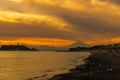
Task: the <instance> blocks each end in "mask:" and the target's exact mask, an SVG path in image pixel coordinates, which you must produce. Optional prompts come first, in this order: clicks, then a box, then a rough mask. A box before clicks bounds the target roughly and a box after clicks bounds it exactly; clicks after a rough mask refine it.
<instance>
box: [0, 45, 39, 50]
mask: <svg viewBox="0 0 120 80" xmlns="http://www.w3.org/2000/svg"><path fill="white" fill-rule="evenodd" d="M0 50H1V51H38V50H37V49H36V48H29V47H27V46H25V45H19V44H17V45H1V47H0Z"/></svg>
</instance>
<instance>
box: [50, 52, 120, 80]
mask: <svg viewBox="0 0 120 80" xmlns="http://www.w3.org/2000/svg"><path fill="white" fill-rule="evenodd" d="M116 54H120V52H112V51H110V52H109V51H107V52H102V51H99V52H94V53H93V54H92V55H90V56H89V57H88V58H87V59H85V64H83V65H80V66H76V68H74V69H71V70H70V72H69V73H66V74H60V75H55V76H53V77H52V78H50V79H48V80H120V76H119V75H120V63H119V62H120V61H119V60H120V55H119V56H116ZM117 61H118V62H117ZM89 63H91V65H89ZM88 65H89V66H90V68H91V69H90V68H89V69H88V68H87V67H88Z"/></svg>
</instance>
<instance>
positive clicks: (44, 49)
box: [34, 41, 87, 51]
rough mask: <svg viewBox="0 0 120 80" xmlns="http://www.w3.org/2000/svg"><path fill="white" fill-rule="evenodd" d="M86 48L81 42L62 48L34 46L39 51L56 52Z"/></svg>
mask: <svg viewBox="0 0 120 80" xmlns="http://www.w3.org/2000/svg"><path fill="white" fill-rule="evenodd" d="M86 46H87V45H86V44H84V43H82V42H81V41H76V42H75V43H73V44H71V45H68V46H64V47H54V46H34V47H35V48H37V49H38V50H41V51H56V50H68V49H69V48H71V47H86Z"/></svg>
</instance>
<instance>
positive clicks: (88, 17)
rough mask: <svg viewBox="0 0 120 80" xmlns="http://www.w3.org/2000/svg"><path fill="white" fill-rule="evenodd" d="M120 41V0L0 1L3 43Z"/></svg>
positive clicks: (0, 37) (98, 42) (61, 44)
mask: <svg viewBox="0 0 120 80" xmlns="http://www.w3.org/2000/svg"><path fill="white" fill-rule="evenodd" d="M75 41H81V42H82V43H85V44H88V45H94V44H106V43H117V42H120V0H0V44H17V43H20V44H26V45H33V46H35V45H37V46H38V45H49V46H66V45H69V44H72V43H74V42H75Z"/></svg>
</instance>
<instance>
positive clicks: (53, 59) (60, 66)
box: [0, 51, 90, 80]
mask: <svg viewBox="0 0 120 80" xmlns="http://www.w3.org/2000/svg"><path fill="white" fill-rule="evenodd" d="M89 54H90V53H88V52H40V51H36V52H34V51H33V52H32V51H1V52H0V80H47V79H49V78H50V77H52V76H54V75H56V74H61V73H66V72H68V70H69V69H71V68H74V67H75V66H76V65H79V64H83V63H84V62H83V59H84V58H86V57H87V56H88V55H89Z"/></svg>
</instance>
